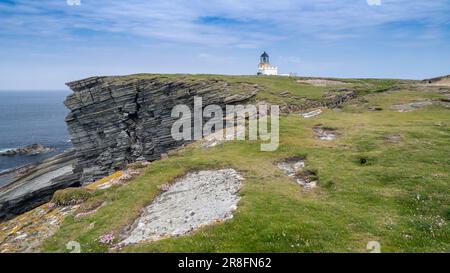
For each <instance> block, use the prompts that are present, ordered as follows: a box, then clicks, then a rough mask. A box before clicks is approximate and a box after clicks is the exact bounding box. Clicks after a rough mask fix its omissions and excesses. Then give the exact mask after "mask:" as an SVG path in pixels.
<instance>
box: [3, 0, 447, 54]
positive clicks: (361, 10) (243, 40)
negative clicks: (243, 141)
mask: <svg viewBox="0 0 450 273" xmlns="http://www.w3.org/2000/svg"><path fill="white" fill-rule="evenodd" d="M82 3H83V4H82V5H80V6H78V7H77V8H76V9H74V8H72V7H70V6H67V3H66V1H63V0H60V1H54V0H41V1H29V0H17V1H16V5H14V6H8V5H6V4H0V25H1V26H2V28H1V29H0V36H1V35H2V34H11V33H14V34H18V35H20V34H25V35H43V36H51V35H54V36H55V37H65V36H68V37H70V36H73V35H74V34H73V33H72V32H71V31H72V30H73V29H88V30H92V31H100V32H107V33H117V34H122V33H123V34H127V35H137V36H142V37H148V38H151V39H157V40H160V41H161V42H175V43H193V44H201V45H207V46H232V47H239V48H257V47H261V46H265V45H267V44H271V43H275V42H279V41H283V40H285V39H292V38H293V37H301V38H300V39H311V38H316V39H323V40H330V39H331V40H336V39H348V38H349V37H357V36H358V34H359V33H361V34H365V33H367V31H366V30H367V29H371V28H376V27H379V26H383V25H385V24H388V23H393V22H405V21H415V22H421V23H423V24H424V25H427V24H430V25H433V26H437V25H440V23H442V22H447V21H448V13H449V12H450V4H449V2H448V0H434V1H421V0H397V1H389V2H383V9H371V8H368V7H367V5H366V4H365V3H364V2H362V1H354V0H341V1H335V0H304V1H295V0H278V1H263V0H253V1H242V0H210V1H204V0H191V1H182V0H152V1H144V0H130V1H110V0H96V1H83V2H82ZM367 4H369V5H380V4H381V0H367ZM406 10H407V12H406ZM52 11H56V12H52ZM4 15H6V16H4ZM202 17H218V18H226V19H229V20H236V21H237V22H239V24H238V25H233V24H231V25H226V24H205V23H200V22H199V18H202ZM367 18H370V20H368V19H367ZM441 25H442V24H441Z"/></svg>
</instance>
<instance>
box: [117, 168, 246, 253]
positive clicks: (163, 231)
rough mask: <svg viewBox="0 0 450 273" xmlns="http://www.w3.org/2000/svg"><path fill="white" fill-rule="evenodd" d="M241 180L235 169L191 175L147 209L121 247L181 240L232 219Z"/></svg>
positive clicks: (175, 184)
mask: <svg viewBox="0 0 450 273" xmlns="http://www.w3.org/2000/svg"><path fill="white" fill-rule="evenodd" d="M242 180H243V178H242V176H240V175H239V174H238V172H236V171H235V170H233V169H224V170H216V171H200V172H195V173H189V174H188V175H186V176H185V177H183V178H182V179H180V180H179V181H177V182H175V183H174V184H173V185H171V186H170V187H169V188H168V190H167V191H165V192H164V193H162V194H161V195H160V196H158V197H157V198H156V199H155V200H154V201H153V203H152V204H150V205H149V206H148V207H146V208H145V209H144V211H143V213H142V214H141V216H140V217H139V218H138V219H137V220H136V221H135V222H134V224H133V225H132V226H131V228H130V231H129V232H128V234H127V235H128V236H127V238H126V239H125V240H123V241H122V242H121V243H120V244H119V245H121V246H123V245H128V244H136V243H139V242H143V241H155V240H159V239H162V238H165V237H170V236H180V235H183V234H186V233H188V232H190V231H192V230H195V229H198V228H200V227H202V226H205V225H209V224H212V223H214V222H218V221H223V220H227V219H230V218H232V217H233V212H234V211H235V210H236V208H237V203H238V202H239V199H240V197H239V196H238V192H239V190H240V188H241V186H242Z"/></svg>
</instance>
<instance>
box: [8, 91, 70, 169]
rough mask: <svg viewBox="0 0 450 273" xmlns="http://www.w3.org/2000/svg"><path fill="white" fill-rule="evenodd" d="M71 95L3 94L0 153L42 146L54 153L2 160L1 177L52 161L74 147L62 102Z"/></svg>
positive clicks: (61, 92)
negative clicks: (19, 169) (26, 167)
mask: <svg viewBox="0 0 450 273" xmlns="http://www.w3.org/2000/svg"><path fill="white" fill-rule="evenodd" d="M70 92H71V91H69V90H62V91H0V150H8V149H11V148H17V147H23V146H26V145H30V144H33V143H40V144H43V145H45V146H47V147H53V148H55V149H56V151H55V152H52V153H47V154H39V155H28V156H14V157H7V156H0V173H1V172H3V171H5V170H8V169H11V168H15V167H19V166H22V165H25V164H28V163H32V162H35V161H40V160H43V159H46V158H48V157H51V156H53V155H55V154H57V153H60V152H62V151H64V150H65V149H67V148H70V147H71V143H70V141H69V134H68V132H67V127H66V123H65V122H64V118H65V117H66V115H67V114H68V112H69V111H68V109H67V108H66V107H65V106H64V104H63V101H64V99H65V98H66V96H67V95H68V94H70Z"/></svg>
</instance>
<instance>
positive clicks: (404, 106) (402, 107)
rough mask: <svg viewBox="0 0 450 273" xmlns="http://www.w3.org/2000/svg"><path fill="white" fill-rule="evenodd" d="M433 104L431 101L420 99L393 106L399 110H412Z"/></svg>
mask: <svg viewBox="0 0 450 273" xmlns="http://www.w3.org/2000/svg"><path fill="white" fill-rule="evenodd" d="M432 104H433V103H432V102H431V101H420V102H412V103H406V104H396V105H393V106H392V109H394V110H397V111H398V112H411V111H414V110H417V109H420V108H423V107H425V106H429V105H432Z"/></svg>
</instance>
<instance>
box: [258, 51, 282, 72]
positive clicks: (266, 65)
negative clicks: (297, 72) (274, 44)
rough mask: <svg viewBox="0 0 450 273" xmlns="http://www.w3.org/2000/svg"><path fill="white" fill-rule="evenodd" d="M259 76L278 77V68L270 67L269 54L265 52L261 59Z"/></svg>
mask: <svg viewBox="0 0 450 273" xmlns="http://www.w3.org/2000/svg"><path fill="white" fill-rule="evenodd" d="M256 74H257V75H275V76H276V75H278V67H276V66H275V65H270V61H269V54H267V53H266V52H265V51H264V53H263V54H262V55H261V57H260V61H259V65H258V72H257V73H256Z"/></svg>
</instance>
